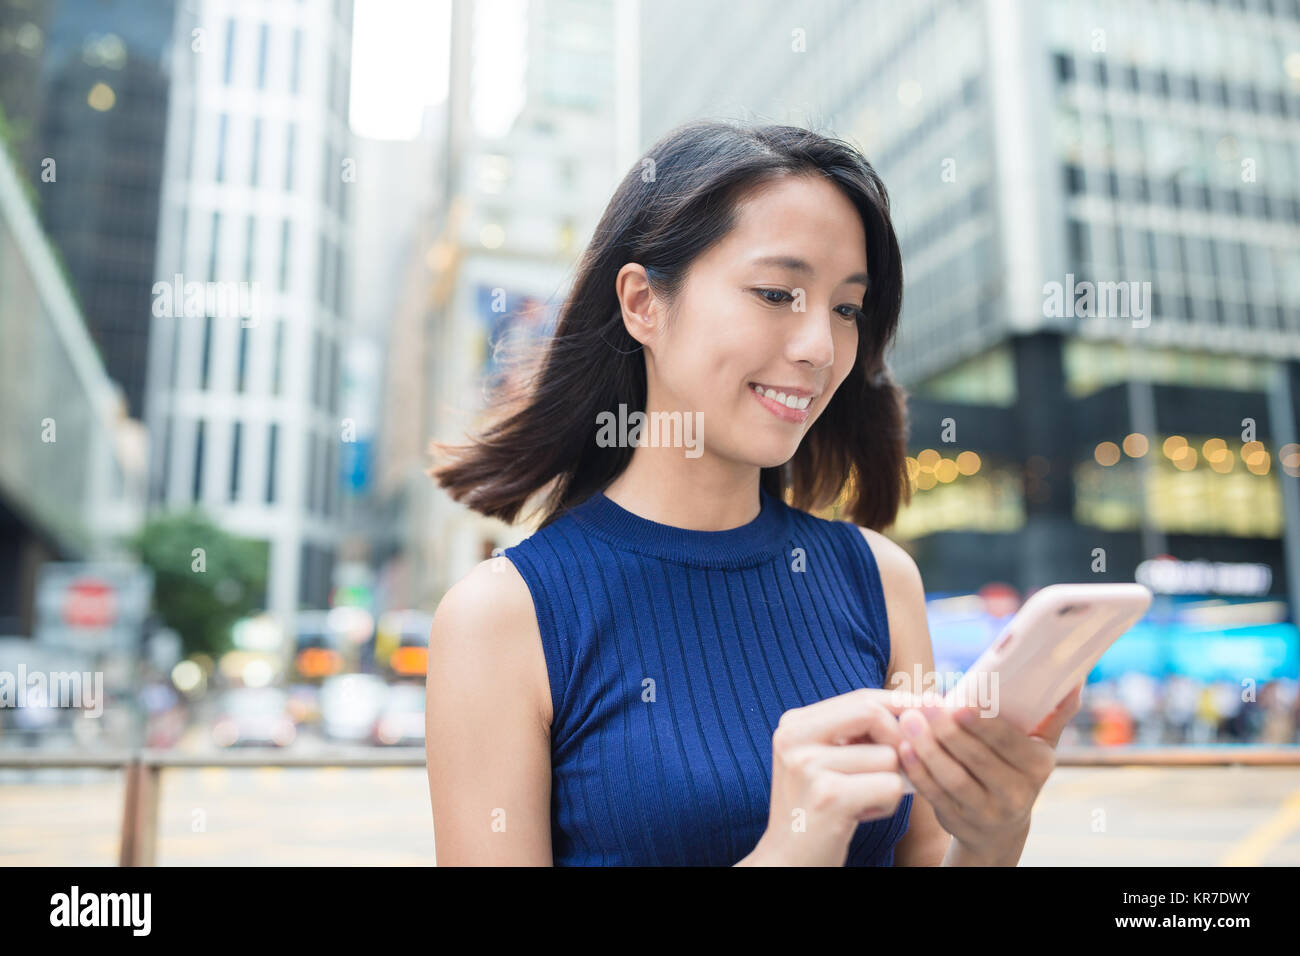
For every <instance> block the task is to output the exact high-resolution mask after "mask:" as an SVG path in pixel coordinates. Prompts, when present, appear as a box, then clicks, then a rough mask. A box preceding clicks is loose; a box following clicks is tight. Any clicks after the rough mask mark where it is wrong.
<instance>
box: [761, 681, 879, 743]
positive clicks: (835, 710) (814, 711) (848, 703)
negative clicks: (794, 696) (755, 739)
mask: <svg viewBox="0 0 1300 956" xmlns="http://www.w3.org/2000/svg"><path fill="white" fill-rule="evenodd" d="M892 693H893V692H892V691H887V690H882V689H880V688H875V687H864V688H861V689H859V690H855V691H850V692H849V693H847V694H839V695H838V696H835V697H828V698H826V699H825V700H819V701H817V702H816V703H813V704H809V705H808V706H806V707H797V708H795V709H794V710H788V711H786V713H785V714H783V715H782V716H781V720H782V723H781V725H780V726H779V728H778V729H780V730H781V731H782V736H783V737H784V738H785V739H786V740H787V741H788V742H789V743H791V744H793V745H795V746H800V745H805V744H814V743H817V744H844V743H848V742H850V741H855V740H860V739H862V738H863V737H867V738H870V739H871V740H874V741H876V742H877V743H883V744H889V745H891V746H897V744H898V740H899V735H898V724H897V721H896V720H895V719H894V716H893V714H891V713H890V712H889V711H888V710H886V709H885V708H884V707H883V706H881V704H882V700H883V699H884V698H885V697H887V696H888V695H890V694H892Z"/></svg>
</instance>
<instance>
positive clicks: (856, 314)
mask: <svg viewBox="0 0 1300 956" xmlns="http://www.w3.org/2000/svg"><path fill="white" fill-rule="evenodd" d="M840 309H848V310H849V311H848V312H847V313H845V312H840V315H842V316H844V318H846V319H848V320H850V321H851V322H865V321H866V320H867V313H865V312H863V311H862V310H861V309H859V308H858V307H857V306H856V305H848V304H847V303H846V304H844V305H841V306H838V307H837V308H836V311H839V310H840Z"/></svg>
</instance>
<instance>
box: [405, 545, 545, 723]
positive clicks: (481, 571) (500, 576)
mask: <svg viewBox="0 0 1300 956" xmlns="http://www.w3.org/2000/svg"><path fill="white" fill-rule="evenodd" d="M429 680H430V682H435V681H436V682H439V683H442V684H448V683H451V684H453V685H456V686H459V687H460V688H468V687H474V688H476V689H477V690H479V691H480V692H483V693H495V692H508V693H511V694H518V689H519V687H520V686H524V687H527V689H528V693H527V697H528V698H530V699H532V700H535V701H536V704H537V712H538V715H539V718H540V720H541V723H542V726H543V727H544V728H546V729H547V730H548V732H549V728H550V724H551V719H552V713H551V710H552V708H551V694H550V684H549V682H548V678H547V674H546V659H545V657H544V656H543V653H542V647H541V635H540V633H539V632H538V627H537V614H536V612H535V610H534V608H533V598H532V594H531V593H530V592H529V590H528V585H527V584H526V583H525V582H524V579H523V577H522V576H521V575H520V574H519V571H518V569H516V568H515V566H514V564H513V563H511V561H510V560H509V559H508V558H504V557H495V558H490V559H488V560H486V561H483V562H481V563H479V564H477V565H475V567H474V569H473V570H472V571H470V572H469V574H467V575H465V577H463V578H461V579H460V580H459V581H458V582H456V584H454V585H453V586H452V587H451V588H450V589H448V591H447V593H446V594H445V595H443V598H442V600H441V601H440V602H438V608H437V611H436V612H435V613H434V616H433V630H432V633H431V635H430V638H429Z"/></svg>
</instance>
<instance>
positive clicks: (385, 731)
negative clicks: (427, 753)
mask: <svg viewBox="0 0 1300 956" xmlns="http://www.w3.org/2000/svg"><path fill="white" fill-rule="evenodd" d="M374 741H375V743H377V744H379V745H381V746H389V747H392V746H403V745H406V746H418V745H421V744H423V743H424V685H423V684H414V683H404V684H393V685H392V686H390V687H389V689H388V699H387V700H385V701H384V707H383V710H382V711H380V714H379V720H378V721H376V722H375V732H374Z"/></svg>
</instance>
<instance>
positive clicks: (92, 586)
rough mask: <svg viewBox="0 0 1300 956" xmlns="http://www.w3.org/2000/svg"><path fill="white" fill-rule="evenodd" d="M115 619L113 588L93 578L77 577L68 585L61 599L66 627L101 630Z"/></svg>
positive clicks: (115, 602)
mask: <svg viewBox="0 0 1300 956" xmlns="http://www.w3.org/2000/svg"><path fill="white" fill-rule="evenodd" d="M116 619H117V600H116V594H115V592H114V591H113V588H112V587H110V586H109V585H107V584H105V583H104V582H103V581H97V580H95V579H94V578H79V579H78V580H76V581H73V582H72V584H71V586H69V588H68V590H67V592H66V594H65V595H64V599H63V622H64V623H65V624H67V625H68V627H77V628H84V629H86V630H94V631H98V630H103V629H104V628H106V627H111V626H112V625H113V622H114V621H115V620H116Z"/></svg>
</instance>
